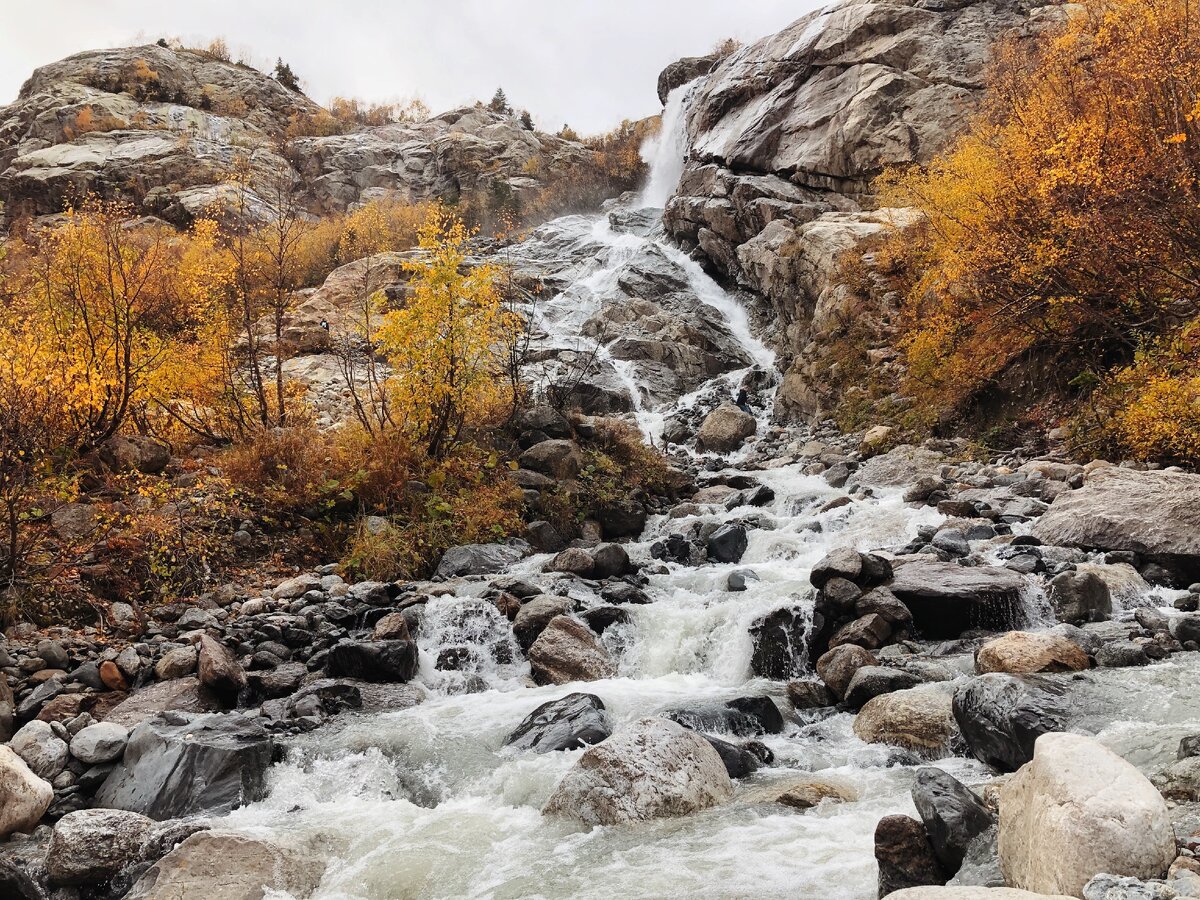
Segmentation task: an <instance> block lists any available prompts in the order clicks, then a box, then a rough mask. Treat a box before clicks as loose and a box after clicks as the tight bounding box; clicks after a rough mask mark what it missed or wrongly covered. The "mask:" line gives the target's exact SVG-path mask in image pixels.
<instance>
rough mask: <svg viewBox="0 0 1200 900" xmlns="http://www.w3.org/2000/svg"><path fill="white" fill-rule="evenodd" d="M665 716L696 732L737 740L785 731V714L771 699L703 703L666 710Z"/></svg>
mask: <svg viewBox="0 0 1200 900" xmlns="http://www.w3.org/2000/svg"><path fill="white" fill-rule="evenodd" d="M662 715H664V716H665V717H666V718H668V719H670V720H671V721H673V722H678V723H679V724H680V725H683V726H685V727H686V728H691V729H694V730H696V731H719V732H721V733H722V734H735V735H737V736H738V737H753V736H755V735H760V734H779V733H780V732H781V731H783V714H782V713H780V711H779V707H778V706H776V705H775V701H774V700H772V699H771V698H770V697H761V696H760V697H734V698H733V699H732V700H724V701H701V702H699V703H692V704H688V705H687V706H685V707H679V708H676V709H670V710H666V711H665V712H663V713H662Z"/></svg>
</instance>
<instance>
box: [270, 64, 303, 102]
mask: <svg viewBox="0 0 1200 900" xmlns="http://www.w3.org/2000/svg"><path fill="white" fill-rule="evenodd" d="M275 80H276V81H278V82H279V83H280V84H282V85H283V86H284V87H285V88H287V89H288V90H289V91H295V92H296V93H297V94H303V93H304V92H303V91H302V90H300V79H299V77H298V76H297V75H296V73H295V72H293V71H292V67H291V66H289V65H288V64H287V63H285V62H284V61H283V59H282V58H281V57H276V59H275Z"/></svg>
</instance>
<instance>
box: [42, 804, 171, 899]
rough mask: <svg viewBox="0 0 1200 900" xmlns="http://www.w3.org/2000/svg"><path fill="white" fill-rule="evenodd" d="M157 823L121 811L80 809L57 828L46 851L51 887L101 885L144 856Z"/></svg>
mask: <svg viewBox="0 0 1200 900" xmlns="http://www.w3.org/2000/svg"><path fill="white" fill-rule="evenodd" d="M154 824H155V823H154V820H153V819H148V818H147V817H146V816H142V815H139V814H138V813H135V812H126V811H124V810H118V809H81V810H79V811H78V812H72V813H67V815H65V816H63V817H62V818H61V819H59V820H58V822H57V823H55V825H54V832H53V833H52V834H51V836H50V845H49V846H48V847H47V849H46V874H47V876H49V878H48V880H49V882H50V884H51V885H54V886H63V885H91V886H94V885H98V884H101V883H102V882H105V881H108V880H110V879H111V878H113V877H114V876H115V875H117V874H118V873H120V872H121V871H122V870H124V869H125V868H126V867H128V866H130V865H131V864H133V863H135V862H137V861H138V860H139V859H140V857H141V851H142V842H143V841H144V840H145V839H146V837H147V835H148V834H149V833H150V831H151V829H152V828H154Z"/></svg>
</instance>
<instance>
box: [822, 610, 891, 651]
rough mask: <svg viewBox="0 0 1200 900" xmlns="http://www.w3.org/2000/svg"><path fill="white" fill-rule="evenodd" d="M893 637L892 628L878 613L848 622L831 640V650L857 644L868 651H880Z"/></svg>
mask: <svg viewBox="0 0 1200 900" xmlns="http://www.w3.org/2000/svg"><path fill="white" fill-rule="evenodd" d="M891 636H892V626H891V625H890V624H888V621H887V620H886V619H885V618H883V616H880V615H878V614H876V613H868V614H867V615H865V616H861V617H859V618H857V619H854V620H853V621H851V622H847V623H846V624H845V625H843V626H842V627H841V628H839V629H838V630H837V631H836V632H834V635H833V637H831V638H830V639H829V646H830V648H833V647H838V646H841V645H842V644H857V645H858V646H860V647H865V648H866V649H868V650H878V649H879V648H880V647H882V646H883V645H884V644H886V643H887V641H888V638H890V637H891Z"/></svg>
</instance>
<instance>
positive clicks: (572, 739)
mask: <svg viewBox="0 0 1200 900" xmlns="http://www.w3.org/2000/svg"><path fill="white" fill-rule="evenodd" d="M610 734H612V722H611V721H610V720H609V717H608V712H607V711H606V710H605V708H604V701H603V700H601V699H600V698H599V697H597V696H596V695H595V694H568V695H567V696H565V697H563V698H562V699H561V700H551V701H550V702H549V703H543V704H542V705H541V706H539V707H538V708H537V709H535V710H534V711H533V712H531V713H530V714H529V715H528V716H526V718H525V720H524V721H523V722H522V723H521V724H520V725H518V726H517V728H516V730H515V731H513V733H512V734H510V735H509V736H508V740H506V741H505V742H504V743H505V746H508V747H514V748H516V749H518V750H533V751H534V752H535V753H551V752H553V751H555V750H577V749H579V748H580V747H584V746H588V745H591V744H598V743H600V742H601V741H602V740H604V739H605V738H607V737H608V736H609V735H610Z"/></svg>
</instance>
